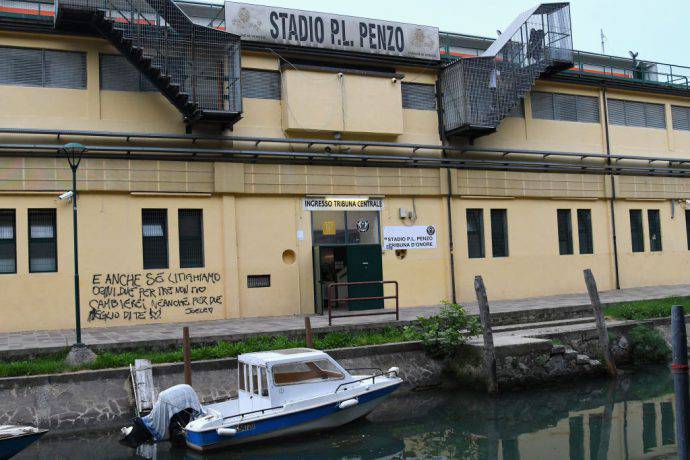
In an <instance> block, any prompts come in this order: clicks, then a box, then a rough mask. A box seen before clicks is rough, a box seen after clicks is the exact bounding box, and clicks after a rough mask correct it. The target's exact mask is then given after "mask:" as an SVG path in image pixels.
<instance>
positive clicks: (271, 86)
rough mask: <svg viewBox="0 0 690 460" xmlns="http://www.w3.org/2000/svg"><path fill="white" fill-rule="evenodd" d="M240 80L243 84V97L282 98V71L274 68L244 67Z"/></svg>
mask: <svg viewBox="0 0 690 460" xmlns="http://www.w3.org/2000/svg"><path fill="white" fill-rule="evenodd" d="M240 81H241V84H242V97H247V98H250V99H277V100H280V97H281V83H280V72H276V71H274V70H253V69H242V73H241V77H240Z"/></svg>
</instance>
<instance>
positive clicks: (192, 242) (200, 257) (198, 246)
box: [177, 209, 204, 268]
mask: <svg viewBox="0 0 690 460" xmlns="http://www.w3.org/2000/svg"><path fill="white" fill-rule="evenodd" d="M177 218H178V226H179V231H180V268H198V267H203V266H204V222H203V211H202V210H201V209H180V210H178V212H177Z"/></svg>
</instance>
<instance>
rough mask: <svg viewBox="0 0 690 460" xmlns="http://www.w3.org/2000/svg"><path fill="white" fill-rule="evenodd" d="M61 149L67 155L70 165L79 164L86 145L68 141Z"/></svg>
mask: <svg viewBox="0 0 690 460" xmlns="http://www.w3.org/2000/svg"><path fill="white" fill-rule="evenodd" d="M61 151H62V152H63V153H64V154H66V155H67V161H68V162H69V164H70V166H71V167H73V168H74V167H77V166H79V162H80V161H81V157H82V155H83V154H84V152H86V147H84V146H83V145H82V144H80V143H78V142H70V143H68V144H65V145H64V147H62V149H61Z"/></svg>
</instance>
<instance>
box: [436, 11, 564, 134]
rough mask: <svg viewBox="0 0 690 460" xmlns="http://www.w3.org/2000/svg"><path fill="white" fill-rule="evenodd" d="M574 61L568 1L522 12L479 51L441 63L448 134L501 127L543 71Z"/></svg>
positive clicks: (478, 132)
mask: <svg viewBox="0 0 690 460" xmlns="http://www.w3.org/2000/svg"><path fill="white" fill-rule="evenodd" d="M572 66H573V44H572V35H571V25H570V6H569V4H568V3H544V4H541V5H538V6H535V7H534V8H531V9H529V10H527V11H525V12H524V13H522V14H521V15H519V16H518V17H517V18H516V19H515V20H514V21H513V22H512V23H511V24H510V26H508V28H507V29H506V30H505V31H504V32H503V33H502V34H501V35H500V36H499V37H498V39H496V41H495V42H494V43H493V44H492V45H491V46H490V47H489V48H488V49H487V50H486V51H485V52H484V53H483V54H482V55H481V56H478V57H468V58H461V59H458V60H457V61H454V62H451V63H450V64H448V65H446V66H445V67H443V68H442V69H441V73H440V76H439V84H440V87H441V100H442V107H443V124H444V129H445V133H446V136H455V135H458V136H466V137H470V138H475V137H478V136H482V135H485V134H489V133H492V132H494V131H496V129H497V128H498V125H499V124H500V122H501V120H503V119H504V118H505V117H506V116H508V114H510V112H511V111H513V110H514V109H515V108H516V107H517V106H518V104H520V103H521V101H522V100H523V99H524V97H525V95H526V94H527V93H528V92H529V91H530V90H531V89H532V86H533V85H534V82H535V81H536V80H537V78H539V77H540V76H541V75H544V74H551V73H556V72H559V71H561V70H565V69H568V68H571V67H572Z"/></svg>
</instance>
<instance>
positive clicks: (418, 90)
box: [401, 83, 436, 110]
mask: <svg viewBox="0 0 690 460" xmlns="http://www.w3.org/2000/svg"><path fill="white" fill-rule="evenodd" d="M401 90H402V105H403V109H414V110H436V85H426V84H422V83H403V84H402V85H401Z"/></svg>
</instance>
